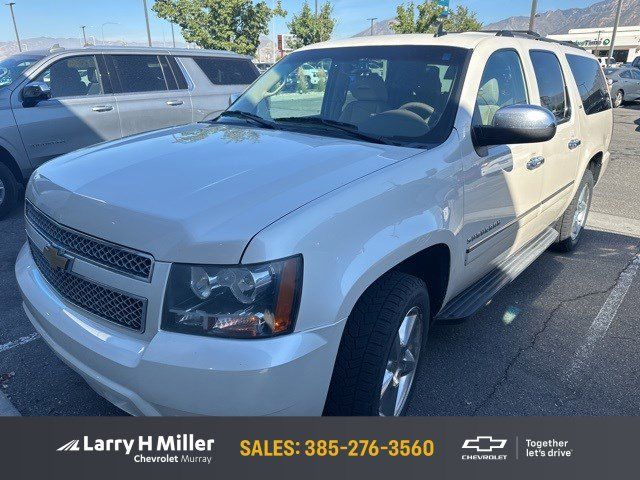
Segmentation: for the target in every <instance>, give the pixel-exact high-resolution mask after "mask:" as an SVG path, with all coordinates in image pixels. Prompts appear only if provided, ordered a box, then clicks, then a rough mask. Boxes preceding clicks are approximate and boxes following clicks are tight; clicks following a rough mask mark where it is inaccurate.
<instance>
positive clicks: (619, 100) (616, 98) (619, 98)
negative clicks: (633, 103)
mask: <svg viewBox="0 0 640 480" xmlns="http://www.w3.org/2000/svg"><path fill="white" fill-rule="evenodd" d="M623 103H624V92H623V91H622V90H618V91H617V92H616V93H615V95H613V108H618V107H619V106H621V105H622V104H623Z"/></svg>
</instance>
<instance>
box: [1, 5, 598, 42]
mask: <svg viewBox="0 0 640 480" xmlns="http://www.w3.org/2000/svg"><path fill="white" fill-rule="evenodd" d="M13 1H15V2H16V6H15V12H16V18H17V21H18V28H19V30H20V36H21V37H22V38H29V37H37V36H55V37H80V36H81V30H80V25H87V26H88V27H87V35H88V36H95V37H96V38H97V39H98V40H100V39H101V38H102V28H103V27H102V24H103V23H106V22H113V23H117V25H111V24H110V25H105V26H104V35H105V37H106V38H107V39H109V40H119V39H124V40H125V41H144V40H145V39H146V33H145V26H144V11H143V8H142V0H109V1H96V0H92V1H84V2H82V1H78V0H54V1H51V0H13ZM266 1H267V3H268V4H273V2H274V0H266ZM310 1H311V2H313V0H310ZM322 1H323V0H320V2H321V3H322ZM596 1H597V0H555V1H554V0H539V2H538V4H539V11H545V10H555V9H561V8H571V7H584V6H587V5H589V4H592V3H595V2H596ZM5 3H6V2H5V1H3V2H1V5H0V41H9V40H14V36H13V27H12V25H11V18H10V14H9V8H8V7H6V6H4V4H5ZM147 3H148V4H149V8H150V7H151V5H152V4H153V0H148V2H147ZM302 3H303V1H302V0H284V1H283V4H284V7H285V9H286V10H288V11H289V14H291V13H292V12H296V11H298V10H299V9H300V6H301V5H302ZM332 3H333V4H334V8H335V16H336V17H337V18H338V24H337V26H336V29H335V31H334V37H336V38H340V37H348V36H351V35H353V34H354V33H357V32H359V31H362V30H364V29H365V28H367V27H368V25H369V22H368V21H367V20H366V19H367V18H369V17H378V18H380V19H386V18H390V17H393V16H394V14H395V9H396V6H397V5H398V4H399V3H402V1H401V0H333V1H332ZM451 3H452V6H455V5H458V4H461V5H466V6H468V7H470V8H471V9H472V10H475V11H477V12H478V16H479V18H480V20H481V21H483V22H484V23H489V22H491V21H494V20H499V19H501V18H504V17H508V16H511V15H528V14H529V9H530V8H531V7H530V5H531V2H530V0H509V1H505V0H451ZM150 16H151V33H152V37H153V39H154V42H159V43H162V41H163V38H164V39H165V40H166V41H167V42H170V39H171V30H170V26H169V24H168V23H167V22H165V21H163V20H160V19H158V18H157V17H155V15H154V13H153V12H150ZM285 23H286V21H284V20H281V19H278V20H275V21H274V22H273V28H272V32H271V34H270V35H272V36H273V35H274V34H276V33H282V32H285V31H286V26H285ZM176 33H178V32H177V31H176ZM178 38H180V36H179V34H178Z"/></svg>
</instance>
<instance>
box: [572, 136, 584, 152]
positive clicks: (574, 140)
mask: <svg viewBox="0 0 640 480" xmlns="http://www.w3.org/2000/svg"><path fill="white" fill-rule="evenodd" d="M580 145H582V142H581V141H580V140H578V139H577V138H574V139H573V140H571V141H570V142H569V150H573V149H574V148H578V147H579V146H580Z"/></svg>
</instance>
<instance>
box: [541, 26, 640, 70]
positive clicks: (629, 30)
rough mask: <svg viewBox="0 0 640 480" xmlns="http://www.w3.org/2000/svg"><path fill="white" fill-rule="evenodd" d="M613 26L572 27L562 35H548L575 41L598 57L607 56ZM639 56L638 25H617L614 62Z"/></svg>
mask: <svg viewBox="0 0 640 480" xmlns="http://www.w3.org/2000/svg"><path fill="white" fill-rule="evenodd" d="M612 33H613V28H611V27H603V28H574V29H572V30H569V33H567V34H564V35H549V38H553V39H554V40H563V41H570V42H574V43H577V44H578V45H580V46H581V47H582V48H584V49H585V50H587V51H589V52H591V53H593V54H594V55H596V56H598V57H607V56H608V55H609V48H611V36H612ZM637 56H640V25H639V26H635V27H618V32H617V34H616V44H615V46H614V51H613V58H614V59H615V61H616V62H622V63H624V62H631V61H633V59H634V58H636V57H637Z"/></svg>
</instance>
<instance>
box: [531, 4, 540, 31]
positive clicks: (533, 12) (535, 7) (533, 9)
mask: <svg viewBox="0 0 640 480" xmlns="http://www.w3.org/2000/svg"><path fill="white" fill-rule="evenodd" d="M537 12H538V0H531V16H530V17H529V31H530V32H533V24H534V23H535V21H536V13H537Z"/></svg>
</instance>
